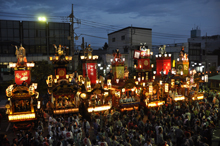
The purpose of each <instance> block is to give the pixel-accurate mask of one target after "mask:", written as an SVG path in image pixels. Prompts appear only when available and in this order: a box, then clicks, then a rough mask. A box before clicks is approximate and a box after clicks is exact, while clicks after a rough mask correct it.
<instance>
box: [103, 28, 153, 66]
mask: <svg viewBox="0 0 220 146" xmlns="http://www.w3.org/2000/svg"><path fill="white" fill-rule="evenodd" d="M140 43H146V46H147V48H149V49H151V48H152V29H150V28H140V27H126V28H123V29H120V30H118V31H115V32H112V33H109V34H108V45H109V47H108V51H107V52H108V54H112V53H113V52H114V51H115V50H116V49H119V52H120V53H121V54H122V58H125V65H126V66H128V67H133V62H134V60H133V53H134V50H135V49H138V48H139V46H140ZM110 56H111V55H109V57H107V58H106V61H107V62H110V60H108V59H111V57H110ZM112 58H113V56H112Z"/></svg>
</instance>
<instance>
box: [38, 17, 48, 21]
mask: <svg viewBox="0 0 220 146" xmlns="http://www.w3.org/2000/svg"><path fill="white" fill-rule="evenodd" d="M38 20H39V21H46V20H47V19H46V17H38Z"/></svg>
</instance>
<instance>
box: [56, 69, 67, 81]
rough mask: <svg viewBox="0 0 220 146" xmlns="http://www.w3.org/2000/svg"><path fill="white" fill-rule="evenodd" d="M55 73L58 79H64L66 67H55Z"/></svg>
mask: <svg viewBox="0 0 220 146" xmlns="http://www.w3.org/2000/svg"><path fill="white" fill-rule="evenodd" d="M56 71H57V72H56V75H59V78H60V79H65V78H66V68H57V70H56Z"/></svg>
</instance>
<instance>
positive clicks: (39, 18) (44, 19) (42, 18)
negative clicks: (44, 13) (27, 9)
mask: <svg viewBox="0 0 220 146" xmlns="http://www.w3.org/2000/svg"><path fill="white" fill-rule="evenodd" d="M38 21H41V22H46V21H47V19H46V17H38ZM48 31H49V27H48V26H47V24H46V33H47V36H46V40H47V61H49V36H48V34H49V33H48Z"/></svg>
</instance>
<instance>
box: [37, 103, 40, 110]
mask: <svg viewBox="0 0 220 146" xmlns="http://www.w3.org/2000/svg"><path fill="white" fill-rule="evenodd" d="M37 109H40V101H37Z"/></svg>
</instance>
